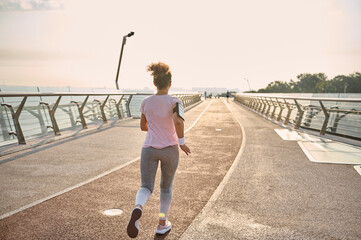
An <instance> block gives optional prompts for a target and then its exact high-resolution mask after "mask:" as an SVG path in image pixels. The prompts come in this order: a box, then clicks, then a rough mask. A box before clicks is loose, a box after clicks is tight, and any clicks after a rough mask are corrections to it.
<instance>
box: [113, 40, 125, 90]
mask: <svg viewBox="0 0 361 240" xmlns="http://www.w3.org/2000/svg"><path fill="white" fill-rule="evenodd" d="M126 42H127V38H126V36H124V37H123V42H122V48H121V50H120V56H119V62H118V70H117V77H116V79H115V85H116V86H117V90H119V85H118V77H119V70H120V64H121V63H122V57H123V50H124V45H125V43H126Z"/></svg>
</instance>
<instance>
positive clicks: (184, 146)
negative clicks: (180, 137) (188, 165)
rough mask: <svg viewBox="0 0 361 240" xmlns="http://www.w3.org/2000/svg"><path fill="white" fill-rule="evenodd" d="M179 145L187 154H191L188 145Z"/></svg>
mask: <svg viewBox="0 0 361 240" xmlns="http://www.w3.org/2000/svg"><path fill="white" fill-rule="evenodd" d="M179 147H180V148H181V149H182V150H183V152H185V154H187V155H189V154H190V153H191V150H190V149H189V147H187V145H185V144H184V145H179Z"/></svg>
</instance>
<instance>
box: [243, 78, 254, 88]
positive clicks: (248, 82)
mask: <svg viewBox="0 0 361 240" xmlns="http://www.w3.org/2000/svg"><path fill="white" fill-rule="evenodd" d="M243 79H245V80H247V83H248V88H249V91H252V90H251V86H250V85H249V81H248V78H243Z"/></svg>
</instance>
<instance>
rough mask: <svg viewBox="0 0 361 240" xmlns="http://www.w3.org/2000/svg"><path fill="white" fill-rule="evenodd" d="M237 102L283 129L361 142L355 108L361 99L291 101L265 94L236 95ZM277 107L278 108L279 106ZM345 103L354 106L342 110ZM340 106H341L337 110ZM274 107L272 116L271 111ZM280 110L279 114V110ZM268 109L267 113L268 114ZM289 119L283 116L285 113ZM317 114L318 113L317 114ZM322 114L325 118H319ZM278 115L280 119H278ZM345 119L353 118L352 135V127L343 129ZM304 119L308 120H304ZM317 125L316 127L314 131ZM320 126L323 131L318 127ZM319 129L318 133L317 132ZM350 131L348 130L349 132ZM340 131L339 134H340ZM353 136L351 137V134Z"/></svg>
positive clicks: (359, 119) (360, 118)
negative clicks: (278, 123) (277, 123)
mask: <svg viewBox="0 0 361 240" xmlns="http://www.w3.org/2000/svg"><path fill="white" fill-rule="evenodd" d="M233 96H234V99H235V101H237V102H239V103H241V104H243V105H245V106H246V107H248V108H250V109H252V110H253V111H255V112H258V113H260V114H261V115H263V116H265V117H267V118H269V119H274V120H276V121H278V122H280V123H283V124H284V125H293V127H294V128H295V129H298V128H300V127H301V128H308V129H312V130H318V131H319V133H320V135H324V134H325V133H326V132H327V133H330V134H335V135H341V136H344V137H350V138H356V139H361V106H360V108H359V109H358V110H357V109H356V108H355V104H357V103H361V98H323V97H296V96H295V97H292V96H289V95H288V96H281V95H266V94H249V93H247V94H233ZM301 101H310V102H318V106H317V105H310V104H308V105H307V104H303V105H302V104H301V103H300V102H301ZM326 102H336V105H333V106H332V107H326V106H325V105H324V103H326ZM276 103H277V104H276ZM342 103H343V105H345V104H344V103H351V104H352V106H347V107H345V106H342ZM337 104H339V106H337ZM272 107H273V111H272V114H270V110H271V108H272ZM277 108H278V109H279V112H278V114H277V113H276V109H277ZM266 109H267V111H265V110H266ZM283 110H286V115H285V116H284V115H283V114H284V111H283ZM293 110H297V113H296V114H293V116H294V117H293V119H292V117H291V114H292V112H293ZM315 110H316V111H315ZM319 113H323V116H322V115H321V117H320V116H319ZM277 115H278V116H277ZM346 115H350V116H351V115H353V116H354V117H353V118H351V120H349V121H352V126H353V127H354V129H353V130H352V131H351V130H350V129H351V128H350V125H348V126H347V124H343V126H344V127H345V129H342V127H340V126H341V125H342V124H341V123H340V121H341V120H343V122H345V121H347V118H345V116H346ZM304 116H305V117H304ZM322 119H323V122H322V123H313V121H316V122H317V121H319V120H322ZM311 125H314V127H311ZM319 125H321V127H319ZM315 126H317V129H316V128H315ZM346 127H347V129H346ZM338 130H339V131H338ZM350 132H352V134H350Z"/></svg>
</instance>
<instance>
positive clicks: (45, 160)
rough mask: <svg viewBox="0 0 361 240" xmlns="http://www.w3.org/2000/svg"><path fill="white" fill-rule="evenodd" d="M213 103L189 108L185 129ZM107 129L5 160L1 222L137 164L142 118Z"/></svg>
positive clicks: (0, 169)
mask: <svg viewBox="0 0 361 240" xmlns="http://www.w3.org/2000/svg"><path fill="white" fill-rule="evenodd" d="M209 103H210V101H208V102H204V103H202V104H200V105H199V104H197V105H196V106H195V107H194V108H193V107H192V108H191V109H186V110H187V112H186V113H185V117H186V122H185V127H186V128H189V127H190V126H191V125H192V124H193V123H194V122H195V121H196V119H197V118H198V117H199V115H200V114H201V113H202V111H204V109H205V108H206V107H207V106H208V104H209ZM188 110H189V111H188ZM103 127H104V128H102V129H100V130H96V129H94V130H90V131H88V132H86V133H84V134H80V135H78V136H75V137H68V138H65V139H61V140H58V141H55V142H52V143H49V144H43V145H39V146H36V147H33V148H31V149H27V150H22V151H16V152H15V153H12V154H7V155H5V156H2V157H0V182H1V184H0V192H1V194H0V219H1V218H3V217H4V216H7V215H8V214H11V213H12V212H14V211H19V210H21V209H22V208H24V207H25V208H26V207H28V206H29V205H30V206H31V205H33V204H37V203H38V202H41V201H43V200H45V199H47V198H51V197H53V196H54V195H58V194H61V193H62V192H64V191H68V190H69V189H72V188H74V187H77V186H78V185H79V184H80V185H81V184H84V183H86V182H87V181H91V180H92V179H94V178H97V177H99V176H101V175H102V174H106V173H107V172H111V171H114V170H115V169H117V168H121V167H123V166H124V165H126V164H129V163H132V162H134V161H136V160H138V158H139V155H140V149H141V146H142V144H143V141H144V138H145V132H142V131H140V129H139V119H128V120H125V121H115V122H113V123H110V124H108V126H103ZM19 147H20V148H22V146H19Z"/></svg>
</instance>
